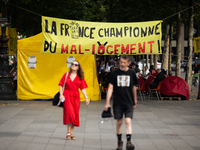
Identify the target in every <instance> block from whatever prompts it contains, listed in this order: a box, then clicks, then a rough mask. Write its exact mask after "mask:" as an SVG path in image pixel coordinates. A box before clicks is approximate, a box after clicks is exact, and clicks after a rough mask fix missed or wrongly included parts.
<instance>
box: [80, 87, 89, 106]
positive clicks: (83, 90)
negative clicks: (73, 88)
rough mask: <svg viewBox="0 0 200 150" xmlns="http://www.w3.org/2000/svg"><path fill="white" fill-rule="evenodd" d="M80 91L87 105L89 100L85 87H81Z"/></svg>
mask: <svg viewBox="0 0 200 150" xmlns="http://www.w3.org/2000/svg"><path fill="white" fill-rule="evenodd" d="M81 92H82V93H83V96H84V97H85V103H86V105H89V103H90V102H89V100H88V97H87V93H86V89H82V90H81Z"/></svg>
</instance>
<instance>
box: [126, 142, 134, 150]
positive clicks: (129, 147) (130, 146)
mask: <svg viewBox="0 0 200 150" xmlns="http://www.w3.org/2000/svg"><path fill="white" fill-rule="evenodd" d="M134 149H135V146H134V145H133V144H132V143H131V142H130V141H128V142H127V143H126V150H134Z"/></svg>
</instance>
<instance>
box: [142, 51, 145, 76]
mask: <svg viewBox="0 0 200 150" xmlns="http://www.w3.org/2000/svg"><path fill="white" fill-rule="evenodd" d="M142 60H143V64H142V66H143V68H142V72H143V74H144V71H145V69H144V55H142Z"/></svg>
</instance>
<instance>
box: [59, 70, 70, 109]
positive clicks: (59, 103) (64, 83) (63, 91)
mask: <svg viewBox="0 0 200 150" xmlns="http://www.w3.org/2000/svg"><path fill="white" fill-rule="evenodd" d="M67 76H68V72H67V73H66V76H65V81H64V85H63V93H64V90H65V83H66V79H67ZM60 103H61V101H60V100H59V101H58V105H57V106H60Z"/></svg>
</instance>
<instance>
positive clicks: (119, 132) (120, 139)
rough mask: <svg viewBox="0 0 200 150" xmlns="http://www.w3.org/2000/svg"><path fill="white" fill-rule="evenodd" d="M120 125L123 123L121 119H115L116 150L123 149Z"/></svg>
mask: <svg viewBox="0 0 200 150" xmlns="http://www.w3.org/2000/svg"><path fill="white" fill-rule="evenodd" d="M122 123H123V119H117V122H116V133H117V139H118V147H117V150H122V148H123V141H122Z"/></svg>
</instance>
